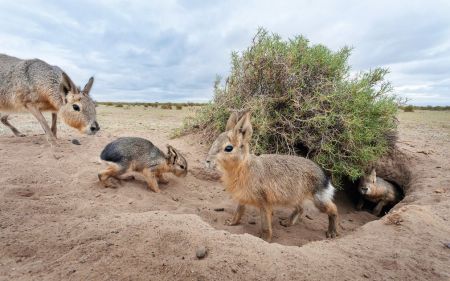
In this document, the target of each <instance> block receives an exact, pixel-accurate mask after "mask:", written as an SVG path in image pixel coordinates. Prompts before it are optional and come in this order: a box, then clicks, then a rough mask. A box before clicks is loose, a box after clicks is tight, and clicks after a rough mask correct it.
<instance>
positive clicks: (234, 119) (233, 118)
mask: <svg viewBox="0 0 450 281" xmlns="http://www.w3.org/2000/svg"><path fill="white" fill-rule="evenodd" d="M237 122H238V113H237V112H235V111H234V112H231V114H230V117H228V121H227V125H226V126H225V131H229V130H231V129H233V128H234V126H236V124H237Z"/></svg>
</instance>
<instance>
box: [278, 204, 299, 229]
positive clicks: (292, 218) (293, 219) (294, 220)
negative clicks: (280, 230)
mask: <svg viewBox="0 0 450 281" xmlns="http://www.w3.org/2000/svg"><path fill="white" fill-rule="evenodd" d="M302 213H303V208H302V206H297V207H295V209H294V211H293V212H292V213H291V215H290V216H289V218H288V219H287V220H282V221H280V224H281V225H282V226H284V227H289V226H292V225H294V224H295V223H297V221H298V218H299V216H301V215H302Z"/></svg>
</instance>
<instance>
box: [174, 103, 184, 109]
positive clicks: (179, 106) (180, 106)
mask: <svg viewBox="0 0 450 281" xmlns="http://www.w3.org/2000/svg"><path fill="white" fill-rule="evenodd" d="M175 107H176V108H177V109H178V110H181V109H183V106H182V105H179V104H177V105H176V106H175Z"/></svg>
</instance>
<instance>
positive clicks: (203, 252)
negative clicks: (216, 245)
mask: <svg viewBox="0 0 450 281" xmlns="http://www.w3.org/2000/svg"><path fill="white" fill-rule="evenodd" d="M207 253H208V250H207V249H206V247H205V246H200V247H198V248H197V250H196V251H195V256H196V257H197V258H198V259H199V260H201V259H203V258H204V257H206V255H207Z"/></svg>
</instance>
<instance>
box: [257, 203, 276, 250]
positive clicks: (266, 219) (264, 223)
mask: <svg viewBox="0 0 450 281" xmlns="http://www.w3.org/2000/svg"><path fill="white" fill-rule="evenodd" d="M260 212H261V238H262V239H264V240H266V241H267V242H269V243H270V242H271V241H272V236H273V235H272V234H273V233H272V206H264V207H261V208H260Z"/></svg>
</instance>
